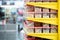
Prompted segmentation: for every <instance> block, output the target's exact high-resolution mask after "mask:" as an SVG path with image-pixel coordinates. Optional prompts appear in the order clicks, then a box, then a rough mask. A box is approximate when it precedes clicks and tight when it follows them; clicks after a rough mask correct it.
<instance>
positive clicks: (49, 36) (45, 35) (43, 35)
mask: <svg viewBox="0 0 60 40" xmlns="http://www.w3.org/2000/svg"><path fill="white" fill-rule="evenodd" d="M28 35H29V36H34V37H40V38H47V39H55V40H56V38H57V33H28Z"/></svg>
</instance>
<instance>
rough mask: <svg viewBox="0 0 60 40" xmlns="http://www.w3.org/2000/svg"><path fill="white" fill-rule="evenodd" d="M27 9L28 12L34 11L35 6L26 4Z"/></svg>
mask: <svg viewBox="0 0 60 40" xmlns="http://www.w3.org/2000/svg"><path fill="white" fill-rule="evenodd" d="M26 11H27V12H34V7H33V6H26Z"/></svg>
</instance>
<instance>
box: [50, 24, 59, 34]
mask: <svg viewBox="0 0 60 40" xmlns="http://www.w3.org/2000/svg"><path fill="white" fill-rule="evenodd" d="M51 27H52V28H51V33H57V31H58V30H57V26H56V25H51Z"/></svg>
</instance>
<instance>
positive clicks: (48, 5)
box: [26, 2, 58, 10]
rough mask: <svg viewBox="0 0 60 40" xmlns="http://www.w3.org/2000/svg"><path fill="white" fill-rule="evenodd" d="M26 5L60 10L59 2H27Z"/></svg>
mask: <svg viewBox="0 0 60 40" xmlns="http://www.w3.org/2000/svg"><path fill="white" fill-rule="evenodd" d="M26 4H27V5H32V6H38V7H45V8H50V9H55V10H58V6H57V2H27V3H26Z"/></svg>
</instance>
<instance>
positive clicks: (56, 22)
mask: <svg viewBox="0 0 60 40" xmlns="http://www.w3.org/2000/svg"><path fill="white" fill-rule="evenodd" d="M59 3H60V0H58V1H57V2H36V1H33V2H31V1H30V2H29V1H28V2H26V5H30V6H34V7H40V8H41V7H42V8H47V9H53V10H57V13H58V14H57V15H58V17H56V18H34V17H29V16H28V17H27V16H26V19H27V20H30V21H33V22H42V23H47V24H52V25H58V26H57V27H58V29H57V30H58V32H57V33H31V32H28V31H27V28H30V29H31V28H35V27H27V26H26V25H25V27H24V30H25V31H26V32H27V35H29V36H34V37H40V38H47V39H52V40H60V38H59V37H60V35H59V34H60V32H59V30H60V28H59V27H60V21H59V20H60V15H59V13H60V11H59V10H60V6H59V5H60V4H59ZM26 13H27V14H29V13H32V14H33V13H34V12H27V11H26Z"/></svg>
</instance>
